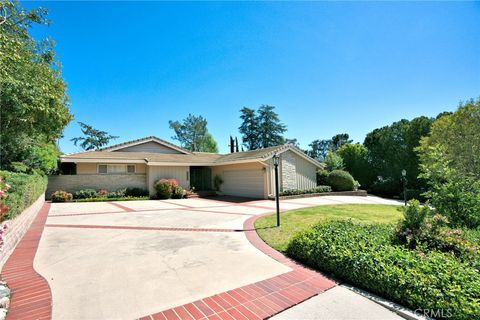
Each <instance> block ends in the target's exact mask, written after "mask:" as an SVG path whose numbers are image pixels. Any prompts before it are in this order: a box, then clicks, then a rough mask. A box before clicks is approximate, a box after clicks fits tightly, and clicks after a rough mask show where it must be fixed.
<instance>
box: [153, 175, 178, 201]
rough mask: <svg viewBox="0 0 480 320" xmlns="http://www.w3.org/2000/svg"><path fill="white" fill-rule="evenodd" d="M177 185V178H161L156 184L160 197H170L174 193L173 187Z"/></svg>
mask: <svg viewBox="0 0 480 320" xmlns="http://www.w3.org/2000/svg"><path fill="white" fill-rule="evenodd" d="M177 186H178V182H177V180H175V179H160V180H158V181H157V182H155V184H154V188H155V191H156V192H157V197H158V198H159V199H170V198H171V197H172V194H173V189H174V188H175V187H177Z"/></svg>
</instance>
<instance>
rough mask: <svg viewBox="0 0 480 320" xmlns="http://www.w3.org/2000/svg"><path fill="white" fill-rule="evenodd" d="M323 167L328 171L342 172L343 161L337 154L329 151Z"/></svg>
mask: <svg viewBox="0 0 480 320" xmlns="http://www.w3.org/2000/svg"><path fill="white" fill-rule="evenodd" d="M325 165H326V166H327V170H328V171H332V170H342V169H343V168H344V167H345V166H344V164H343V159H342V157H340V156H339V155H338V154H337V153H335V152H332V151H329V152H328V153H327V156H326V157H325Z"/></svg>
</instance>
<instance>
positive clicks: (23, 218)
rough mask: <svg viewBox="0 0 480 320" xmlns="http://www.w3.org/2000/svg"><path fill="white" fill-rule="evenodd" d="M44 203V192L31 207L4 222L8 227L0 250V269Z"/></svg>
mask: <svg viewBox="0 0 480 320" xmlns="http://www.w3.org/2000/svg"><path fill="white" fill-rule="evenodd" d="M44 203H45V194H42V195H41V196H40V197H39V198H38V199H37V200H36V201H35V202H34V203H33V204H32V205H31V206H30V207H28V208H27V209H25V210H23V212H22V213H21V214H19V215H17V216H16V217H15V218H14V219H12V220H7V221H4V222H3V223H2V226H3V225H4V224H6V225H7V228H8V229H7V231H6V233H5V234H4V236H3V247H2V251H1V252H0V270H2V268H3V265H4V264H5V262H6V261H7V259H8V257H9V256H10V255H11V254H12V252H13V249H15V247H16V245H17V243H18V242H19V241H20V239H22V237H23V235H24V234H25V232H27V230H28V228H29V227H30V225H31V224H32V222H33V220H34V219H35V217H36V216H37V213H38V211H40V209H41V208H42V206H43V204H44Z"/></svg>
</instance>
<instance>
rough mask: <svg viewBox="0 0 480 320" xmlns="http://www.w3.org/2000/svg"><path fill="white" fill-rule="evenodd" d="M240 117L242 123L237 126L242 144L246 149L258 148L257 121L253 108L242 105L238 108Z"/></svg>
mask: <svg viewBox="0 0 480 320" xmlns="http://www.w3.org/2000/svg"><path fill="white" fill-rule="evenodd" d="M240 113H241V115H240V119H242V125H241V126H240V127H239V128H238V130H239V131H240V133H241V134H242V141H243V145H244V146H245V147H246V148H247V150H255V149H258V148H259V145H258V139H257V138H258V122H257V115H256V112H255V110H253V109H250V108H247V107H243V108H242V109H241V110H240Z"/></svg>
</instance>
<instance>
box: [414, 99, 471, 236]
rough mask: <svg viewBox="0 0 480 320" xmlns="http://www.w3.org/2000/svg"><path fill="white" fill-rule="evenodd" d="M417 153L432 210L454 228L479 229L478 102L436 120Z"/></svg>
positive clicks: (460, 107) (469, 102)
mask: <svg viewBox="0 0 480 320" xmlns="http://www.w3.org/2000/svg"><path fill="white" fill-rule="evenodd" d="M416 151H417V152H418V154H419V157H420V169H421V172H422V173H421V175H420V176H421V177H422V178H424V179H425V180H426V181H427V182H428V185H429V191H428V192H427V193H426V195H427V197H428V198H430V200H431V203H432V206H434V207H435V208H436V209H437V210H438V211H439V212H441V213H442V214H444V215H446V216H447V217H448V218H449V220H450V222H451V223H452V224H453V225H457V226H467V227H470V228H476V227H478V226H480V99H477V100H470V101H468V102H467V103H466V104H462V103H461V104H460V106H459V107H458V109H457V111H455V112H454V113H451V114H443V115H442V116H441V117H437V120H435V122H434V123H433V125H432V129H431V132H430V135H428V136H426V137H423V138H422V139H421V142H420V146H419V147H418V148H416Z"/></svg>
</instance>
